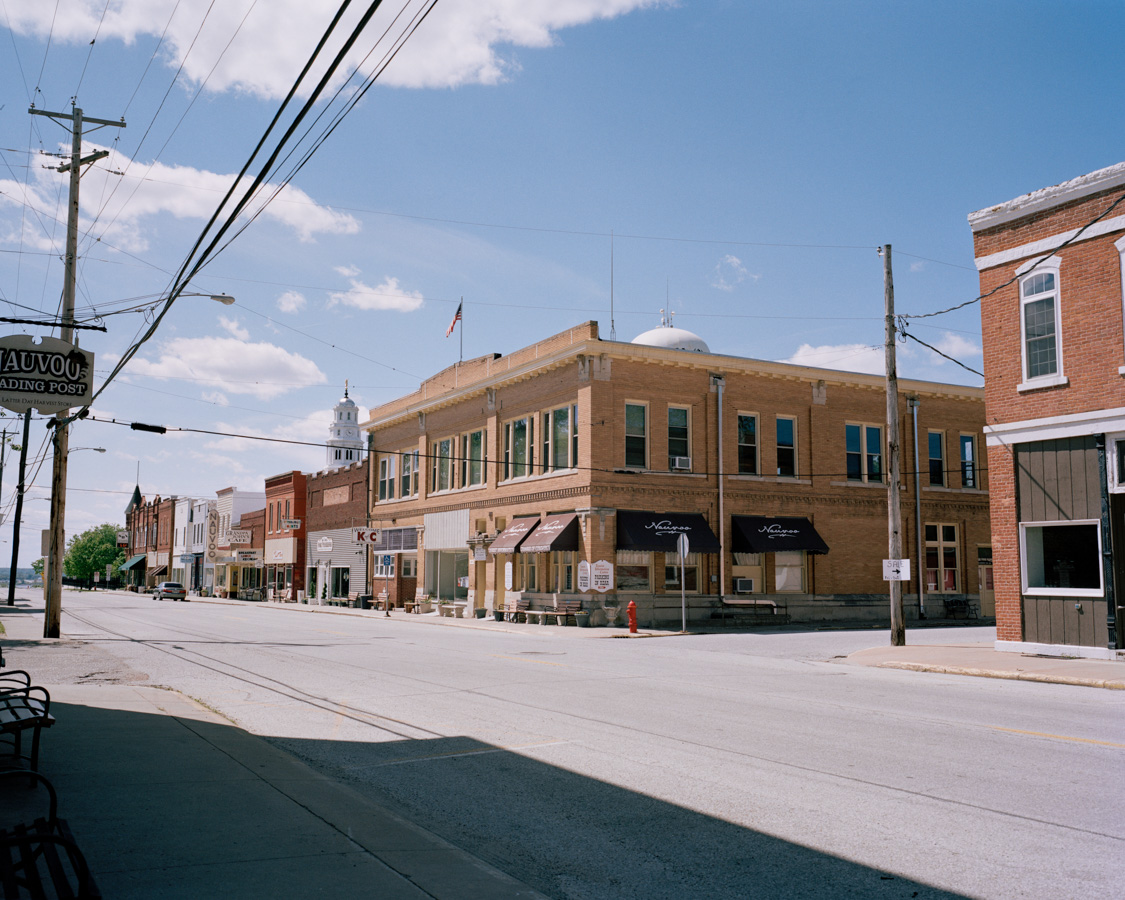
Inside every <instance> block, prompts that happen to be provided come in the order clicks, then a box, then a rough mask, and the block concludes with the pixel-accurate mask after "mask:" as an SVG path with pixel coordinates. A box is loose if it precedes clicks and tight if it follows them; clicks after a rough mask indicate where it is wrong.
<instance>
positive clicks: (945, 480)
mask: <svg viewBox="0 0 1125 900" xmlns="http://www.w3.org/2000/svg"><path fill="white" fill-rule="evenodd" d="M934 435H937V439H938V450H939V451H940V452H941V455H940V456H934V454H933V449H932V448H933V438H934ZM948 456H949V455H948V454H947V453H946V452H945V432H944V431H941V430H940V429H937V428H930V429H928V430H927V431H926V486H927V487H939V488H943V487H949V470H948V468H947V464H946V459H947V458H948ZM935 459H936V460H938V461H939V462H940V463H941V469H940V470H939V471H940V472H941V481H938V482H935V481H934V460H935Z"/></svg>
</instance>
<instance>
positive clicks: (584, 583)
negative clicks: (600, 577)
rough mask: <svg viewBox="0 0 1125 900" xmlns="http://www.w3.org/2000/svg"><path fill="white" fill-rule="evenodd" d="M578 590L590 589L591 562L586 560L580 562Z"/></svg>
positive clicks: (585, 590)
mask: <svg viewBox="0 0 1125 900" xmlns="http://www.w3.org/2000/svg"><path fill="white" fill-rule="evenodd" d="M578 590H579V591H581V592H583V593H585V592H587V591H589V590H590V564H589V563H588V562H587V561H586V560H582V561H581V562H580V563H578Z"/></svg>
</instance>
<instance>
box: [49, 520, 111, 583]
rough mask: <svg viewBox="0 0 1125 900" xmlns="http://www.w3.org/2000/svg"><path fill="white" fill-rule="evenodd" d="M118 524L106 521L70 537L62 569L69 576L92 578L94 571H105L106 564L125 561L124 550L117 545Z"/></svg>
mask: <svg viewBox="0 0 1125 900" xmlns="http://www.w3.org/2000/svg"><path fill="white" fill-rule="evenodd" d="M120 529H121V526H120V525H111V524H109V523H108V522H106V523H105V524H103V525H98V526H96V527H94V528H90V529H87V530H86V531H83V532H82V533H81V534H80V535H78V536H77V537H72V538H71V539H70V540H69V541H68V542H67V545H66V557H65V558H64V559H63V571H64V572H66V574H67V575H69V576H70V577H71V578H93V577H94V573H95V572H102V573H104V572H105V567H106V566H110V565H111V566H113V567H114V568H117V566H119V565H121V564H122V563H123V562H125V551H124V550H119V549H118V547H117V532H118V531H119V530H120Z"/></svg>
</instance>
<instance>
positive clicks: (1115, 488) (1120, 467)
mask: <svg viewBox="0 0 1125 900" xmlns="http://www.w3.org/2000/svg"><path fill="white" fill-rule="evenodd" d="M1105 456H1106V459H1105V463H1106V466H1107V467H1108V469H1109V471H1108V472H1107V473H1106V474H1107V475H1108V476H1109V477H1108V484H1109V492H1110V493H1111V494H1125V431H1119V432H1117V433H1116V434H1107V435H1106V436H1105Z"/></svg>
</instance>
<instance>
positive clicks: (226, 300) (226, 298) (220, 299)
mask: <svg viewBox="0 0 1125 900" xmlns="http://www.w3.org/2000/svg"><path fill="white" fill-rule="evenodd" d="M179 296H181V297H210V298H211V299H212V300H214V301H215V302H216V303H221V304H223V306H231V305H232V304H233V303H234V297H232V296H231V295H230V294H203V293H199V292H197V291H184V292H183V293H181V294H180V295H179Z"/></svg>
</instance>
